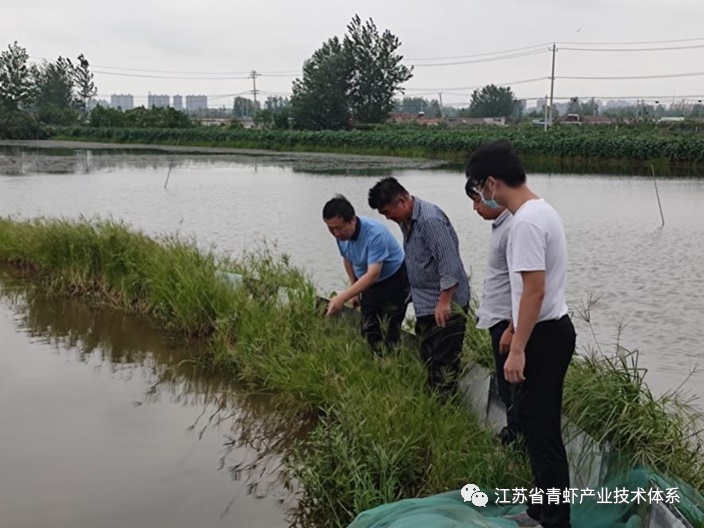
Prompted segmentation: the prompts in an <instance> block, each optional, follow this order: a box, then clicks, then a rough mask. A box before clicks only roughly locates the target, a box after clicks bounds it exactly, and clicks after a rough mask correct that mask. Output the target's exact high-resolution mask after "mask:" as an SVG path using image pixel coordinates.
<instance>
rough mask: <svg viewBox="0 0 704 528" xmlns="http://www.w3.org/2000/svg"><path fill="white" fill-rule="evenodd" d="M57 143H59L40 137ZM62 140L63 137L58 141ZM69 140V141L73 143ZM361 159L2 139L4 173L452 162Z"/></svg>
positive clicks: (356, 170) (382, 172)
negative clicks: (23, 143) (64, 145)
mask: <svg viewBox="0 0 704 528" xmlns="http://www.w3.org/2000/svg"><path fill="white" fill-rule="evenodd" d="M41 143H50V144H51V143H57V142H41ZM58 143H60V142H58ZM69 144H70V143H69ZM363 159H364V163H363V165H360V164H359V159H358V158H353V157H350V156H340V155H331V154H326V153H314V152H310V153H295V154H291V153H286V152H268V151H256V150H244V151H240V152H238V153H236V154H233V153H232V150H231V149H218V148H201V149H198V148H197V147H193V148H189V147H180V148H179V147H162V148H159V149H152V148H149V147H141V146H132V147H127V146H126V147H119V148H116V147H111V148H80V147H78V148H73V147H70V148H48V147H46V146H42V147H29V146H20V145H14V144H13V143H12V142H8V141H4V142H3V141H0V175H8V176H22V175H27V174H73V173H77V174H90V173H98V172H105V171H111V170H119V169H126V168H141V169H154V170H155V169H164V170H168V169H169V168H172V169H173V168H188V167H193V166H195V165H196V164H197V165H206V166H211V167H218V166H223V165H225V164H231V163H246V164H249V165H251V166H252V167H253V168H254V170H255V171H256V170H257V168H258V167H259V166H262V167H287V168H288V169H289V170H292V171H293V172H306V173H317V174H337V175H360V174H365V175H375V176H379V177H381V176H389V175H391V174H393V172H394V171H395V170H398V169H404V168H405V169H408V168H422V169H428V170H431V169H434V168H441V167H445V166H447V165H448V164H447V163H446V162H444V161H441V160H422V159H406V158H390V157H380V156H365V157H364V158H363Z"/></svg>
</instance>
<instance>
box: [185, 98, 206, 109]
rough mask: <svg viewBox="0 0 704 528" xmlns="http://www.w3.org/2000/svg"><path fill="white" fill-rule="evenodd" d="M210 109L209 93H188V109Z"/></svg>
mask: <svg viewBox="0 0 704 528" xmlns="http://www.w3.org/2000/svg"><path fill="white" fill-rule="evenodd" d="M207 109H208V96H207V95H187V96H186V111H188V112H197V111H199V110H207Z"/></svg>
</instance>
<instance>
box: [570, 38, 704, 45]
mask: <svg viewBox="0 0 704 528" xmlns="http://www.w3.org/2000/svg"><path fill="white" fill-rule="evenodd" d="M699 40H704V37H696V38H688V39H677V40H648V41H643V42H623V41H621V42H558V43H557V44H568V45H575V46H583V45H584V46H640V45H644V44H676V43H678V42H696V41H699Z"/></svg>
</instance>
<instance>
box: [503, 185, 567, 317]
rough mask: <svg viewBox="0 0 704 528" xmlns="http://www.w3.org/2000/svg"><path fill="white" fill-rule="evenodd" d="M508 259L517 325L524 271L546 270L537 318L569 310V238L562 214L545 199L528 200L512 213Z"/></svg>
mask: <svg viewBox="0 0 704 528" xmlns="http://www.w3.org/2000/svg"><path fill="white" fill-rule="evenodd" d="M507 259H508V267H509V276H510V279H511V304H512V314H513V323H514V326H518V323H519V319H520V316H521V314H520V313H519V310H518V308H519V305H520V301H521V293H522V292H523V279H522V276H521V272H522V271H545V297H544V299H543V305H542V307H541V309H540V315H539V316H538V321H537V322H541V321H549V320H553V319H559V318H560V317H562V316H563V315H565V314H566V313H567V310H568V309H567V301H566V293H565V290H566V288H567V240H566V237H565V230H564V227H563V224H562V218H561V217H560V215H559V213H558V212H557V211H555V209H554V208H553V207H552V206H551V205H550V204H549V203H547V202H546V201H545V200H544V199H542V198H539V199H535V200H528V201H527V202H525V203H524V204H523V205H522V206H521V207H520V208H519V209H518V211H516V212H515V214H514V215H513V225H512V227H511V232H510V235H509V241H508V250H507Z"/></svg>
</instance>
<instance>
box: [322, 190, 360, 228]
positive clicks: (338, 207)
mask: <svg viewBox="0 0 704 528" xmlns="http://www.w3.org/2000/svg"><path fill="white" fill-rule="evenodd" d="M338 216H339V217H341V218H342V219H343V220H344V221H345V222H350V221H352V219H353V218H354V217H355V212H354V207H352V204H351V203H350V201H349V200H348V199H347V198H345V197H344V196H342V195H341V194H336V195H335V197H334V198H332V199H330V200H328V202H327V203H326V204H325V207H323V219H324V220H330V219H332V218H336V217H338Z"/></svg>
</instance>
